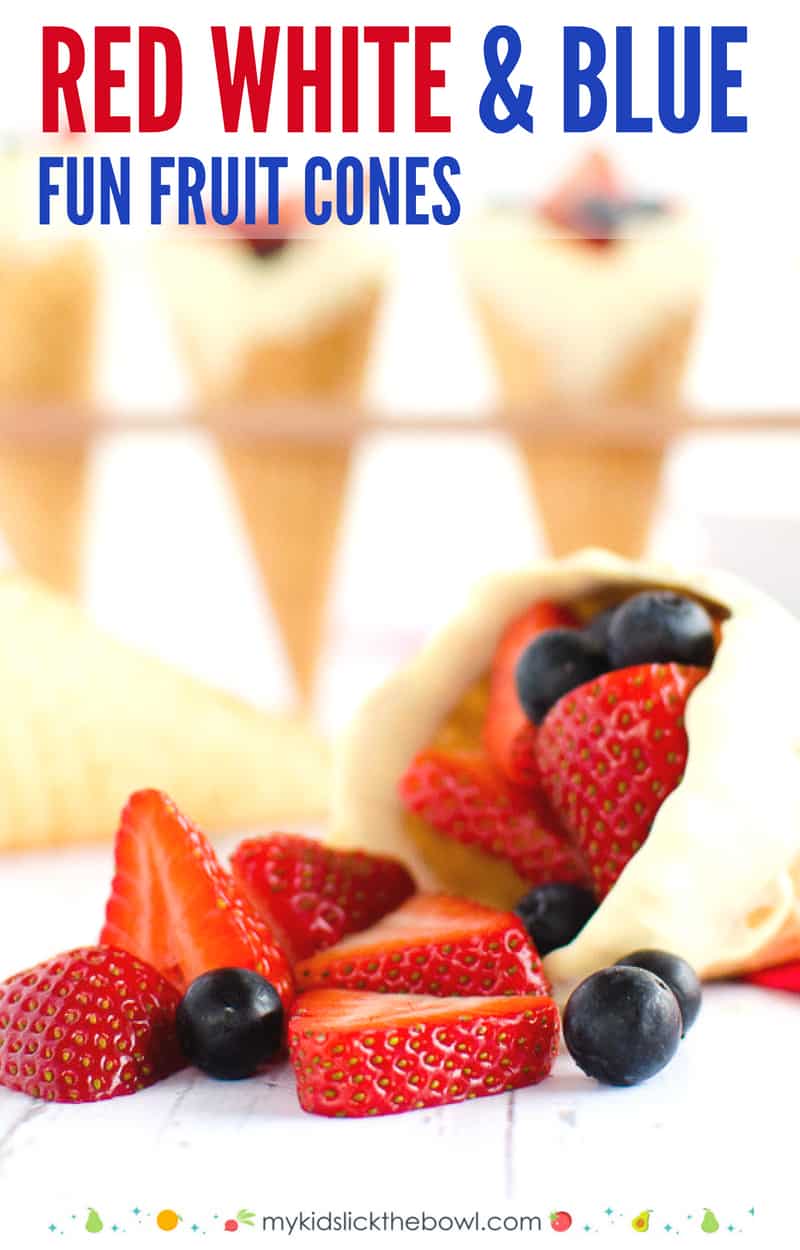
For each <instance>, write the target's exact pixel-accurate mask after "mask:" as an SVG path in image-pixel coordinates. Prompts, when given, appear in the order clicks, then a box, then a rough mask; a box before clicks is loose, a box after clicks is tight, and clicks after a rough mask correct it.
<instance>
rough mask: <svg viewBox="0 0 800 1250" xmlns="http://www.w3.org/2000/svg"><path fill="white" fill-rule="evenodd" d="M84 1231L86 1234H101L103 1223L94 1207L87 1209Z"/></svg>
mask: <svg viewBox="0 0 800 1250" xmlns="http://www.w3.org/2000/svg"><path fill="white" fill-rule="evenodd" d="M86 1231H87V1233H102V1231H103V1221H102V1220H101V1219H100V1216H99V1215H98V1214H97V1212H96V1211H95V1209H94V1207H89V1214H88V1216H87V1217H86Z"/></svg>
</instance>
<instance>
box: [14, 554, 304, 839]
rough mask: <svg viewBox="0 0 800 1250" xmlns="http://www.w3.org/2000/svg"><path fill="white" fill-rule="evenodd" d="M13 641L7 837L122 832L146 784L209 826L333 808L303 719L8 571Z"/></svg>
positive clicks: (227, 827)
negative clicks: (258, 703) (105, 627)
mask: <svg viewBox="0 0 800 1250" xmlns="http://www.w3.org/2000/svg"><path fill="white" fill-rule="evenodd" d="M0 644H1V645H0V700H2V703H3V706H4V707H6V708H7V709H9V714H8V715H7V716H4V717H3V719H2V722H0V795H2V801H0V848H7V847H11V846H23V847H32V846H37V845H52V844H60V843H67V842H80V841H88V840H91V839H102V838H110V837H111V836H112V835H113V833H114V830H115V827H116V822H117V819H118V816H119V811H120V808H121V807H122V805H123V804H124V802H125V800H126V798H127V796H128V794H129V793H130V792H131V791H132V790H135V789H138V788H141V787H143V786H155V787H158V788H160V789H164V790H166V791H167V792H168V793H169V794H170V795H171V796H172V797H173V798H174V799H175V801H176V802H177V803H178V805H179V806H180V807H181V808H182V809H183V810H184V811H186V812H187V813H188V814H189V815H190V816H191V817H192V818H193V819H194V820H196V821H197V823H198V824H199V825H200V826H201V827H203V828H205V829H207V830H208V831H209V832H216V833H222V832H233V831H247V830H252V829H259V828H261V829H263V828H264V827H265V825H269V824H271V823H273V822H283V821H301V820H312V819H318V818H319V817H321V816H322V815H323V813H324V812H325V809H326V805H327V782H328V758H327V751H326V748H325V746H324V744H323V743H322V741H321V740H320V739H319V738H318V737H317V735H316V734H315V733H314V732H313V731H312V730H311V729H310V728H309V727H308V726H307V725H306V724H305V723H304V722H303V721H302V720H300V719H298V718H296V717H289V716H270V715H268V714H266V713H265V712H262V711H259V710H258V709H256V708H254V707H251V706H249V705H248V704H246V703H243V702H241V701H239V700H237V699H235V698H232V697H231V696H229V695H226V694H224V693H222V692H220V691H218V690H215V689H213V688H211V687H209V686H206V685H204V684H203V683H202V682H200V681H197V680H196V679H194V678H191V677H188V676H186V675H184V674H182V673H179V672H177V671H176V670H174V669H172V668H170V667H169V666H167V665H166V664H163V663H161V662H159V661H157V660H154V659H152V658H150V657H148V656H146V655H143V654H140V653H138V652H136V651H134V650H132V649H130V648H128V647H126V646H124V645H122V644H121V643H118V642H115V641H113V640H112V639H110V638H108V637H106V636H105V635H104V634H102V633H101V632H100V631H99V630H96V629H95V628H93V627H92V626H91V625H90V624H89V623H88V622H87V621H86V620H85V619H84V618H83V616H82V615H81V613H80V612H79V610H78V609H77V608H76V607H74V606H73V605H72V604H71V603H70V602H69V601H68V600H67V599H66V598H65V597H63V596H60V595H56V594H53V593H52V592H51V591H49V590H46V589H45V588H43V587H41V586H39V585H38V584H37V583H35V582H33V581H30V580H28V579H27V578H25V577H23V576H20V575H11V574H10V575H6V576H5V577H2V578H0ZM11 709H13V713H12V711H11Z"/></svg>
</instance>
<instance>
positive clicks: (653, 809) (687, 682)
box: [536, 664, 708, 898]
mask: <svg viewBox="0 0 800 1250" xmlns="http://www.w3.org/2000/svg"><path fill="white" fill-rule="evenodd" d="M707 672H708V670H707V669H704V668H689V667H686V666H683V665H679V664H643V665H639V666H637V667H636V668H625V669H619V670H617V671H615V672H611V673H605V674H604V675H603V676H602V677H599V678H598V679H597V680H596V681H592V682H589V683H587V685H585V686H579V687H578V689H577V690H572V691H570V693H569V694H568V695H565V697H564V698H563V699H560V700H559V702H558V703H557V704H556V705H555V707H554V708H552V709H551V711H550V712H549V713H548V714H547V716H546V717H545V719H544V721H543V723H542V725H541V726H540V728H539V734H538V738H537V745H536V751H537V757H538V760H539V767H540V769H541V773H542V788H543V790H544V792H545V794H547V796H548V798H549V799H550V802H551V803H552V805H553V809H554V811H555V812H556V813H557V815H558V816H559V817H560V818H561V820H562V822H563V824H564V826H565V828H566V829H568V830H569V832H570V833H571V834H572V835H573V837H574V838H575V839H576V840H577V842H578V845H579V847H580V849H581V851H582V852H583V854H584V855H585V856H586V860H587V861H588V863H589V866H590V867H591V870H592V875H593V878H594V887H595V892H596V894H597V896H598V898H603V897H604V896H605V895H606V894H607V893H608V891H609V890H610V889H611V887H612V886H613V884H614V882H615V881H616V880H617V878H618V877H619V875H620V873H621V872H622V870H623V868H624V867H625V865H626V864H627V863H628V861H629V860H630V858H631V857H632V856H633V855H635V853H636V851H638V850H639V847H640V846H641V845H642V843H643V842H644V841H645V839H646V838H647V835H648V834H649V832H650V829H651V827H652V824H653V821H654V820H655V817H656V813H657V811H658V809H659V808H660V806H661V804H662V803H663V802H664V800H665V799H666V797H667V795H669V794H671V793H672V791H673V790H674V789H675V788H676V786H678V785H679V784H680V782H681V779H682V777H683V771H684V768H685V766H686V758H687V755H688V750H689V747H688V741H687V738H686V730H685V729H684V711H685V708H686V702H687V700H688V698H689V695H690V694H691V693H692V691H693V690H694V688H695V686H696V685H697V684H698V682H701V681H702V680H703V678H704V677H705V675H706V673H707Z"/></svg>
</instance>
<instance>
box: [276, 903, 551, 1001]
mask: <svg viewBox="0 0 800 1250" xmlns="http://www.w3.org/2000/svg"><path fill="white" fill-rule="evenodd" d="M297 984H298V988H300V989H314V988H315V987H317V986H334V985H335V986H337V987H338V988H339V989H347V990H374V991H378V992H387V991H390V992H392V993H395V994H397V993H401V994H434V995H437V996H442V997H445V996H449V995H459V994H461V995H490V996H492V997H495V998H496V997H498V996H499V995H501V994H548V993H549V992H550V987H549V986H548V984H547V980H546V978H545V975H544V973H543V971H542V965H541V961H540V959H539V955H538V953H537V951H536V949H535V947H534V946H533V943H532V942H531V940H530V938H529V937H528V935H527V933H526V932H525V929H524V927H523V925H522V922H521V921H520V920H518V919H517V917H516V916H513V915H511V914H510V912H502V911H495V910H494V909H493V908H492V907H482V906H481V905H480V904H479V903H469V902H467V901H466V899H461V898H453V897H451V896H450V895H447V894H418V895H417V896H416V898H412V899H410V900H409V901H408V902H407V903H405V904H404V905H403V906H402V907H401V908H400V909H399V910H398V911H396V912H393V913H392V914H391V915H390V916H386V917H384V919H383V920H381V921H380V922H379V923H378V924H376V925H374V926H373V928H371V929H367V931H366V932H365V933H360V934H357V935H356V936H355V937H349V938H345V940H344V941H343V942H340V943H339V945H338V946H332V947H331V948H330V950H327V951H324V952H323V953H321V954H318V955H315V956H314V957H313V958H312V959H307V960H306V961H305V962H304V963H301V964H300V966H299V967H298V969H297Z"/></svg>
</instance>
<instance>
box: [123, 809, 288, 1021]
mask: <svg viewBox="0 0 800 1250" xmlns="http://www.w3.org/2000/svg"><path fill="white" fill-rule="evenodd" d="M115 857H116V873H115V876H114V881H113V884H112V887H111V897H110V898H109V900H108V905H107V907H106V923H105V928H104V929H103V933H102V935H101V938H100V940H101V942H102V943H103V944H104V945H107V946H121V947H122V948H123V949H124V950H129V951H131V953H132V954H134V955H138V956H139V958H140V959H144V960H146V961H147V962H148V963H151V964H152V965H153V966H154V967H155V968H158V969H159V971H160V972H162V973H163V975H164V976H165V977H167V979H168V980H170V981H171V982H172V983H173V984H174V985H176V986H177V987H178V988H179V989H181V990H184V989H185V988H186V986H187V985H188V984H189V982H190V981H193V980H194V978H195V977H198V976H199V975H200V974H201V972H208V971H209V970H210V969H212V968H228V967H235V968H251V969H253V970H254V971H256V972H260V973H261V974H262V975H263V976H265V977H266V978H267V980H268V981H271V982H272V984H273V985H274V986H275V989H276V990H277V991H278V993H279V994H280V996H281V1000H282V1001H283V1003H284V1006H285V1007H287V1008H288V1007H289V1006H290V1005H291V1000H292V996H293V985H292V974H291V970H290V968H289V964H288V962H287V960H286V957H285V955H284V954H283V952H282V951H281V949H280V947H279V946H278V944H277V943H276V942H275V939H274V938H273V936H272V934H271V933H270V931H269V929H268V928H267V926H266V925H265V924H264V923H263V921H262V920H261V919H260V917H259V916H257V915H256V912H255V911H254V909H253V908H252V907H251V905H250V904H249V903H248V902H247V901H246V900H245V899H244V898H243V897H242V896H241V895H240V893H239V892H238V890H237V889H236V887H235V886H234V884H233V881H232V880H231V878H230V877H229V875H228V874H227V873H226V872H225V870H224V869H223V868H222V866H221V865H220V863H219V861H218V859H217V857H216V855H215V854H214V850H213V848H212V846H211V843H210V842H209V840H208V838H207V837H206V836H205V834H203V833H201V832H200V830H199V829H197V828H196V827H195V826H194V825H193V824H192V823H191V821H189V820H187V819H186V817H185V816H183V815H181V813H180V812H179V811H178V809H177V807H176V806H175V804H174V803H173V802H172V800H171V799H169V798H168V797H167V796H166V795H165V794H162V793H161V792H160V791H158V790H140V791H139V792H138V793H136V794H134V795H132V797H131V798H130V799H129V801H128V804H127V806H126V808H125V810H124V811H123V813H122V820H121V823H120V827H119V831H118V833H117V842H116V850H115Z"/></svg>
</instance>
